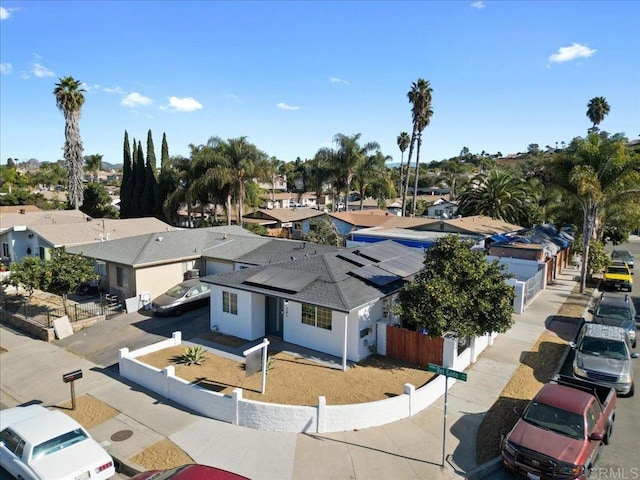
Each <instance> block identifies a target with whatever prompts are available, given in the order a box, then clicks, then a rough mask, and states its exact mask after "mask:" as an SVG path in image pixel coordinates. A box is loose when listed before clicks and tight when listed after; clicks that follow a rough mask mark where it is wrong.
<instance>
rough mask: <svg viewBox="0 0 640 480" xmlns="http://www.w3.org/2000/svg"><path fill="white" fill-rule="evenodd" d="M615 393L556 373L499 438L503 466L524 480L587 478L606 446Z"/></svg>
mask: <svg viewBox="0 0 640 480" xmlns="http://www.w3.org/2000/svg"><path fill="white" fill-rule="evenodd" d="M616 401H617V395H616V391H615V389H613V388H608V387H604V386H601V385H597V384H594V383H591V382H587V381H584V380H579V379H576V378H571V377H564V376H560V375H557V376H556V377H554V379H553V380H552V381H551V382H549V383H547V384H546V385H544V386H543V387H542V388H541V389H540V391H538V393H537V394H536V396H535V397H533V399H532V400H531V401H530V402H529V404H528V405H527V407H526V408H525V409H524V411H523V412H521V411H519V410H518V409H516V413H518V415H519V416H520V419H519V420H518V422H517V423H516V424H515V426H514V427H513V429H512V430H511V431H510V432H509V433H508V434H507V436H506V437H504V438H503V439H502V442H501V444H500V451H501V457H502V463H503V464H504V466H505V468H506V469H507V470H509V471H510V472H514V473H516V474H520V475H526V478H529V479H549V478H558V479H581V480H587V479H588V478H589V473H590V471H591V469H592V468H593V467H594V466H595V463H596V459H597V458H598V454H599V453H600V449H601V448H602V446H603V445H606V444H607V443H609V439H610V438H611V432H612V429H613V421H614V419H615V408H616Z"/></svg>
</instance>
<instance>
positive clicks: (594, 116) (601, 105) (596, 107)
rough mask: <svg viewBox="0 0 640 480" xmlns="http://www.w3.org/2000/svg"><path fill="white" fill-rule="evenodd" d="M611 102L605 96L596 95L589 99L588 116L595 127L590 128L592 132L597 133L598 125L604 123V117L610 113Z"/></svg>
mask: <svg viewBox="0 0 640 480" xmlns="http://www.w3.org/2000/svg"><path fill="white" fill-rule="evenodd" d="M609 110H610V109H609V104H608V103H607V100H606V98H604V97H594V98H592V99H591V100H589V103H588V104H587V117H589V120H591V122H592V123H593V127H591V128H590V129H589V131H590V132H592V133H596V132H597V131H598V125H600V123H602V121H603V120H604V117H606V116H607V115H608V114H609Z"/></svg>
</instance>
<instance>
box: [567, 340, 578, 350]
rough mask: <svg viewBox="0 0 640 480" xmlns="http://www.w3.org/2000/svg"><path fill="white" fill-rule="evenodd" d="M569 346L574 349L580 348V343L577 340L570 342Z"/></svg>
mask: <svg viewBox="0 0 640 480" xmlns="http://www.w3.org/2000/svg"><path fill="white" fill-rule="evenodd" d="M569 346H570V347H571V348H572V349H574V350H575V349H576V348H578V344H577V343H576V342H569Z"/></svg>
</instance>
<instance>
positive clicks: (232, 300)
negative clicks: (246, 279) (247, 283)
mask: <svg viewBox="0 0 640 480" xmlns="http://www.w3.org/2000/svg"><path fill="white" fill-rule="evenodd" d="M222 311H223V312H226V313H230V314H232V315H237V314H238V294H237V293H233V292H225V291H223V292H222Z"/></svg>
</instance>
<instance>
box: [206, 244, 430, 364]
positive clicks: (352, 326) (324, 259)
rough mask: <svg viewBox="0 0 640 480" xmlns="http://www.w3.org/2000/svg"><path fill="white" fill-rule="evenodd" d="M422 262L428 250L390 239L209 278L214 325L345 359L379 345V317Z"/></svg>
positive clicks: (363, 355) (231, 332) (386, 312)
mask: <svg viewBox="0 0 640 480" xmlns="http://www.w3.org/2000/svg"><path fill="white" fill-rule="evenodd" d="M307 248H309V247H307ZM422 265H423V257H422V254H421V253H419V252H416V251H415V250H413V249H411V248H407V247H404V246H402V245H400V244H398V243H396V242H392V241H388V242H382V243H378V244H375V245H367V246H365V247H361V248H354V249H341V250H337V251H334V252H329V253H324V254H321V255H311V256H309V257H304V258H296V259H295V260H291V261H288V262H283V263H279V264H276V265H264V266H261V267H254V268H250V269H245V270H240V271H237V272H234V273H227V274H221V275H215V276H211V277H206V278H203V279H202V280H203V281H204V282H207V283H210V284H211V306H210V309H211V329H212V330H214V331H218V332H221V333H224V334H228V335H234V336H237V337H240V338H245V339H247V340H256V339H259V338H261V337H265V336H276V337H279V338H282V339H283V340H284V341H286V342H291V343H294V344H297V345H300V346H303V347H307V348H311V349H314V350H318V351H320V352H324V353H327V354H329V355H334V356H337V357H341V358H342V361H343V366H345V365H346V362H347V361H353V362H359V361H361V360H362V359H364V358H366V357H368V356H369V355H371V354H372V353H373V352H375V351H376V350H375V345H376V328H375V324H376V322H378V321H380V320H383V319H386V318H387V317H388V315H389V312H390V307H391V305H392V302H393V300H394V298H395V295H396V294H397V292H398V291H399V290H400V289H401V288H402V286H403V285H404V284H405V282H407V281H409V280H410V279H412V277H413V275H414V274H415V273H417V272H418V271H419V270H420V269H421V268H422Z"/></svg>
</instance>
